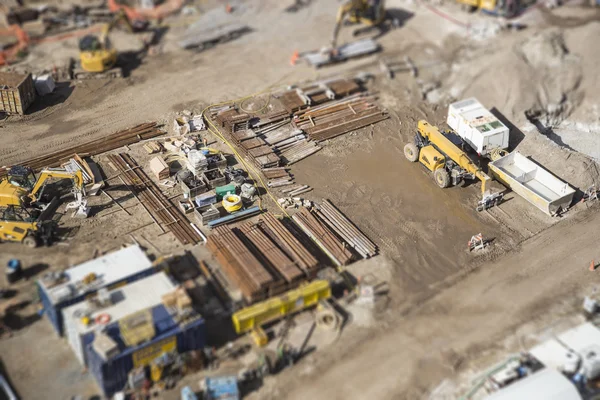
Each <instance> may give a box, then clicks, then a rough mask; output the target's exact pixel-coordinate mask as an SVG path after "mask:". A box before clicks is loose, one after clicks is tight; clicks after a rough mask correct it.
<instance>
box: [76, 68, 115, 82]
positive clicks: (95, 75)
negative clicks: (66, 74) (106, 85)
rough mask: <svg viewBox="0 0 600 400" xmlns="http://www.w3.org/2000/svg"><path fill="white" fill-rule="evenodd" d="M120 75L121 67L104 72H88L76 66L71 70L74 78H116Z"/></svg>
mask: <svg viewBox="0 0 600 400" xmlns="http://www.w3.org/2000/svg"><path fill="white" fill-rule="evenodd" d="M122 77H123V70H122V69H121V68H112V69H109V70H108V71H104V72H88V71H86V70H83V69H81V68H77V69H75V70H74V71H73V79H75V80H88V79H118V78H122Z"/></svg>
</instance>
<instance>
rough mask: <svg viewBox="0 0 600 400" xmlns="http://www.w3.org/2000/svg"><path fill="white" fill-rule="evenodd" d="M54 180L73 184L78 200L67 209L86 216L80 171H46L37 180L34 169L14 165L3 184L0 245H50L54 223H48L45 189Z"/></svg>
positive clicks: (1, 191)
mask: <svg viewBox="0 0 600 400" xmlns="http://www.w3.org/2000/svg"><path fill="white" fill-rule="evenodd" d="M52 179H70V180H72V181H73V194H74V196H75V201H73V202H71V203H69V204H67V209H73V208H74V209H76V213H75V214H76V215H77V216H80V217H87V215H88V213H89V208H88V207H87V200H86V199H85V187H84V181H83V176H82V174H81V171H77V172H69V171H66V170H64V169H44V170H42V171H41V172H40V174H39V176H38V177H37V178H36V176H35V174H34V173H33V170H32V169H31V168H28V167H23V166H13V167H11V168H10V170H9V171H8V176H7V178H6V179H3V180H2V181H0V242H4V241H6V242H9V241H11V242H20V243H23V244H25V245H26V246H28V247H36V246H37V245H38V244H40V242H44V243H48V242H49V240H50V239H51V236H52V225H53V224H52V221H45V220H44V219H45V215H44V214H45V213H44V211H45V210H47V209H48V204H47V203H44V201H43V197H44V189H45V188H46V185H47V183H49V182H50V181H51V180H52Z"/></svg>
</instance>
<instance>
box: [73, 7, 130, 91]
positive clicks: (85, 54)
mask: <svg viewBox="0 0 600 400" xmlns="http://www.w3.org/2000/svg"><path fill="white" fill-rule="evenodd" d="M120 22H123V23H124V25H125V26H126V28H127V30H129V31H130V32H133V31H134V28H133V25H132V24H131V22H130V21H129V19H128V18H127V15H126V14H125V13H124V12H123V11H119V12H118V13H117V14H116V15H115V17H114V18H113V19H112V21H111V22H109V23H107V24H105V25H104V26H103V27H102V32H101V33H100V36H99V37H98V36H94V35H86V36H84V37H83V38H82V39H81V40H80V41H79V64H78V65H77V66H76V67H75V68H74V70H73V74H72V75H73V79H90V78H121V77H122V76H123V70H122V69H121V68H120V67H118V66H116V65H117V60H118V56H119V54H118V52H117V50H116V49H114V48H113V47H112V44H111V42H110V39H109V37H108V35H109V33H110V32H111V31H112V29H113V28H114V27H115V26H117V24H119V23H120Z"/></svg>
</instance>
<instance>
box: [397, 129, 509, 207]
mask: <svg viewBox="0 0 600 400" xmlns="http://www.w3.org/2000/svg"><path fill="white" fill-rule="evenodd" d="M404 155H405V157H406V158H407V159H408V160H409V161H411V162H417V161H419V162H420V163H421V164H423V165H424V166H425V167H426V168H427V169H428V170H429V171H431V172H432V173H433V179H434V180H435V182H436V183H437V184H438V186H439V187H441V188H447V187H449V186H455V185H458V184H460V183H461V182H462V181H463V180H467V179H468V180H473V179H479V180H480V181H481V193H482V199H481V200H480V201H479V202H478V204H477V210H478V211H482V210H485V209H488V208H490V207H493V206H495V205H497V204H498V203H500V202H501V201H502V197H503V194H502V193H492V192H491V190H490V188H489V184H490V182H491V180H492V179H491V178H490V177H489V176H488V175H487V174H486V173H485V172H483V171H482V170H481V168H479V167H478V166H477V165H476V164H475V163H474V162H473V161H472V160H471V159H470V158H469V156H467V154H466V153H465V152H464V151H462V150H461V149H460V147H458V146H457V145H456V144H454V143H453V142H452V141H451V140H450V139H449V138H448V137H446V135H444V134H443V133H442V132H440V130H439V129H438V128H437V127H436V126H432V125H430V124H429V123H428V122H427V121H424V120H421V121H419V123H418V125H417V134H416V135H415V141H414V143H408V144H407V145H406V146H404Z"/></svg>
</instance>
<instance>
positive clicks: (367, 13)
mask: <svg viewBox="0 0 600 400" xmlns="http://www.w3.org/2000/svg"><path fill="white" fill-rule="evenodd" d="M385 17H386V9H385V1H384V0H348V1H346V2H345V3H344V4H342V5H341V6H340V8H339V9H338V13H337V17H336V21H335V27H334V29H333V37H332V38H331V47H332V48H334V49H335V48H336V46H337V39H338V35H339V33H340V28H341V27H342V24H344V23H350V24H362V25H366V26H367V27H369V28H370V27H373V26H377V25H379V24H381V23H383V22H384V21H385Z"/></svg>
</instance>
